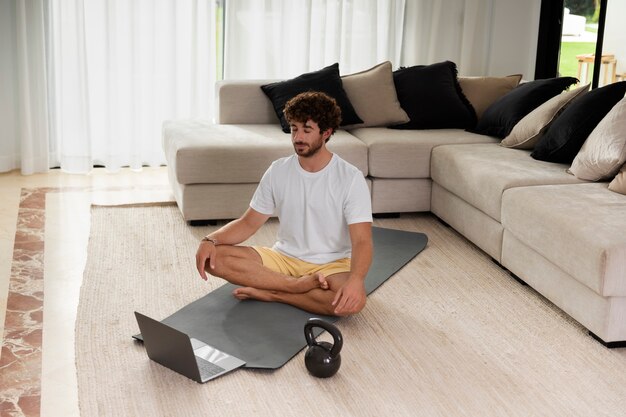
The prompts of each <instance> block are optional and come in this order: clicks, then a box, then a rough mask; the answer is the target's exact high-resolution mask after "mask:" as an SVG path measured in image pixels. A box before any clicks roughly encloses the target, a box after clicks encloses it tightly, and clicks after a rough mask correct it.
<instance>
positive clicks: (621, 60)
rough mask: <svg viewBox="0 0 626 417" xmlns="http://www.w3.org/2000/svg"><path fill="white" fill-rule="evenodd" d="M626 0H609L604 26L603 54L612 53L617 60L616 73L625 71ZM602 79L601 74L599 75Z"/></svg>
mask: <svg viewBox="0 0 626 417" xmlns="http://www.w3.org/2000/svg"><path fill="white" fill-rule="evenodd" d="M624 16H626V1H624V0H609V1H608V5H607V9H606V21H605V26H604V43H603V46H602V53H603V54H614V55H615V59H616V60H617V73H618V74H623V73H626V28H624ZM600 77H601V78H600V79H602V75H601V76H600Z"/></svg>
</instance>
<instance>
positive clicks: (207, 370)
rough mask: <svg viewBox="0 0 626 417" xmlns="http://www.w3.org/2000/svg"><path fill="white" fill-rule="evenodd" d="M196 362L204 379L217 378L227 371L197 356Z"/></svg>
mask: <svg viewBox="0 0 626 417" xmlns="http://www.w3.org/2000/svg"><path fill="white" fill-rule="evenodd" d="M196 361H197V362H198V368H199V369H200V375H202V377H203V378H208V377H211V376H215V375H217V374H219V373H222V372H224V371H225V369H224V368H222V367H221V366H218V365H216V364H214V363H211V362H209V361H207V360H206V359H202V358H199V357H198V356H196Z"/></svg>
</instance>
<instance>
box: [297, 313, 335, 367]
mask: <svg viewBox="0 0 626 417" xmlns="http://www.w3.org/2000/svg"><path fill="white" fill-rule="evenodd" d="M314 327H320V328H322V329H324V330H326V331H327V332H328V333H330V335H331V336H332V337H333V343H332V344H330V343H328V342H318V341H317V340H315V336H314V335H313V328H314ZM304 337H305V338H306V343H307V345H309V348H308V349H307V351H306V354H305V355H304V364H305V365H306V369H308V370H309V373H310V374H311V375H313V376H316V377H318V378H328V377H331V376H333V375H335V374H336V373H337V371H338V370H339V367H340V366H341V355H340V354H339V352H341V348H342V347H343V337H342V336H341V332H340V331H339V329H338V328H337V327H335V326H334V325H332V324H331V323H329V322H327V321H324V320H322V319H318V318H310V319H309V320H308V321H307V323H306V324H305V325H304Z"/></svg>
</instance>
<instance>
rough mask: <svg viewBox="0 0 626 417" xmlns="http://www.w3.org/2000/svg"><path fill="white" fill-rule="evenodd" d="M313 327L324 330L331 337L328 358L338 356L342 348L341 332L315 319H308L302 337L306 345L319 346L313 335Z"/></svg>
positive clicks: (333, 326)
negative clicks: (331, 341)
mask: <svg viewBox="0 0 626 417" xmlns="http://www.w3.org/2000/svg"><path fill="white" fill-rule="evenodd" d="M315 327H319V328H322V329H324V330H326V331H327V332H328V333H329V334H330V335H331V336H332V337H333V347H332V348H331V349H330V356H332V357H333V358H334V357H336V356H337V355H339V352H341V348H342V347H343V337H342V336H341V332H340V331H339V329H338V328H337V327H335V325H333V324H331V323H329V322H327V321H325V320H322V319H319V318H317V317H313V318H310V319H309V320H308V321H307V323H306V324H305V325H304V337H305V338H306V343H307V345H309V346H320V344H319V343H317V341H316V340H315V336H314V335H313V328H315Z"/></svg>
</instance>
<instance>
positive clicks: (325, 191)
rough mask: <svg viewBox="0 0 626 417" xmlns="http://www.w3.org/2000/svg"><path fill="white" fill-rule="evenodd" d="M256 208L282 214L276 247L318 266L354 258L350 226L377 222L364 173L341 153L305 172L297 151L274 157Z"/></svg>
mask: <svg viewBox="0 0 626 417" xmlns="http://www.w3.org/2000/svg"><path fill="white" fill-rule="evenodd" d="M250 207H252V208H253V209H254V210H256V211H258V212H259V213H262V214H266V215H275V216H278V219H279V222H280V225H279V228H278V235H277V241H276V243H275V244H274V247H273V248H274V249H275V250H277V251H279V252H281V253H283V254H285V255H287V256H291V257H294V258H298V259H302V260H304V261H307V262H311V263H315V264H325V263H328V262H332V261H335V260H337V259H341V258H349V257H350V255H351V251H352V244H351V241H350V232H349V229H348V225H350V224H353V223H362V222H371V221H372V203H371V197H370V192H369V188H368V187H367V183H366V182H365V178H363V174H362V173H361V171H359V170H358V169H357V168H356V167H355V166H353V165H350V164H349V163H348V162H346V161H344V160H343V159H341V158H340V157H339V156H337V155H335V154H333V156H332V158H331V160H330V162H329V163H328V165H326V166H325V167H324V168H323V169H322V170H321V171H318V172H308V171H305V170H304V169H303V168H302V167H301V166H300V162H299V161H298V156H297V155H292V156H289V157H286V158H281V159H278V160H276V161H274V162H273V163H272V165H271V166H270V167H269V168H268V169H267V171H265V174H263V178H262V179H261V182H260V183H259V186H258V188H257V189H256V191H255V193H254V196H253V197H252V201H251V202H250Z"/></svg>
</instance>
